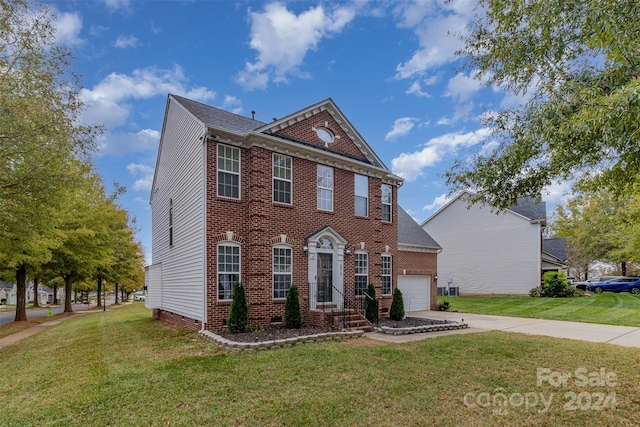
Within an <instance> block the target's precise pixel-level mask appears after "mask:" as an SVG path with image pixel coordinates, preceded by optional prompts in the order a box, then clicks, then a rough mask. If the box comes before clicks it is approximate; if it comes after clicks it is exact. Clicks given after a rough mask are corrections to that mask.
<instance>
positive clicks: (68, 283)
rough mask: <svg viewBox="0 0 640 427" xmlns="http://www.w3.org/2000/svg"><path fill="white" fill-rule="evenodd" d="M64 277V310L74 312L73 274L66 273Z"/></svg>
mask: <svg viewBox="0 0 640 427" xmlns="http://www.w3.org/2000/svg"><path fill="white" fill-rule="evenodd" d="M63 279H64V312H65V313H73V307H71V296H72V295H73V289H72V288H73V276H71V275H65V276H63Z"/></svg>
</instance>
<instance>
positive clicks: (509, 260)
mask: <svg viewBox="0 0 640 427" xmlns="http://www.w3.org/2000/svg"><path fill="white" fill-rule="evenodd" d="M471 194H472V193H470V192H469V191H462V192H460V193H459V194H458V195H457V196H456V197H454V198H453V199H452V200H450V201H449V202H448V203H447V204H446V205H445V206H443V207H442V208H441V209H439V210H438V211H437V212H436V213H434V214H433V215H432V216H431V217H430V218H428V219H427V220H426V221H424V223H423V224H422V227H423V229H424V230H425V231H427V233H429V235H430V236H432V237H433V238H434V239H435V240H437V241H438V243H439V244H440V245H442V248H443V250H442V253H440V254H439V256H438V275H439V280H438V282H439V284H438V286H439V287H446V288H450V287H454V288H458V290H459V292H460V293H461V294H527V293H528V292H529V290H531V289H532V288H534V287H536V286H539V285H540V280H541V276H542V274H543V273H544V271H547V270H550V269H557V270H562V269H563V268H565V265H564V262H565V260H566V249H565V252H564V254H562V253H560V252H558V251H557V249H558V247H559V246H560V242H559V241H555V242H549V243H548V244H547V245H545V246H544V247H543V238H542V231H543V228H544V227H545V225H546V204H545V203H544V202H542V203H535V201H534V200H533V199H529V198H528V199H521V200H520V201H519V202H518V204H517V205H516V206H513V207H511V208H510V209H506V210H505V211H503V212H500V213H496V212H493V211H492V209H491V208H490V207H488V206H485V205H482V204H470V202H469V196H470V195H471ZM545 249H546V250H545ZM563 258H564V259H563Z"/></svg>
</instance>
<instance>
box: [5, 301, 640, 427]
mask: <svg viewBox="0 0 640 427" xmlns="http://www.w3.org/2000/svg"><path fill="white" fill-rule="evenodd" d="M0 360H2V366H3V370H2V372H3V374H2V375H0V402H2V409H1V411H2V412H1V415H0V420H2V421H1V422H0V424H2V425H3V426H107V425H108V426H304V425H309V426H319V425H322V426H427V425H439V426H458V425H466V426H473V425H486V426H494V425H505V426H506V425H520V426H525V425H530V426H569V425H571V426H573V425H590V426H613V425H615V426H624V425H638V424H639V423H640V413H639V412H638V411H637V408H638V407H639V406H640V372H639V371H638V369H637V367H638V365H639V364H640V351H638V349H631V348H623V347H618V346H614V345H607V344H594V343H586V342H580V341H570V340H560V339H553V338H546V337H534V336H525V335H518V334H508V333H503V332H487V333H475V334H466V335H451V336H445V337H439V338H430V339H425V340H421V341H416V342H413V343H408V344H388V343H383V342H379V341H375V340H371V339H368V338H359V339H352V340H348V341H342V342H327V343H319V344H303V345H298V346H294V347H290V348H284V349H280V350H274V351H261V352H255V353H242V354H225V353H221V352H220V351H219V350H218V349H217V348H216V347H214V346H213V345H212V344H210V343H207V342H204V341H202V340H201V339H200V338H199V337H198V335H197V334H195V333H192V332H187V331H184V330H178V329H175V328H173V327H170V326H168V325H166V324H163V323H161V322H159V321H155V320H153V319H151V316H150V312H149V310H147V309H145V308H144V307H143V306H142V305H141V304H133V305H130V306H126V307H122V308H119V309H117V310H110V311H107V312H104V313H103V312H97V313H92V314H88V315H85V316H78V317H76V318H72V319H69V320H67V321H65V322H63V323H61V324H59V325H57V326H53V327H51V328H49V329H47V330H45V331H44V332H42V333H40V334H38V335H34V336H32V337H30V338H27V339H26V340H24V341H22V342H20V343H18V344H16V345H14V346H10V347H5V348H3V349H0ZM547 368H548V369H550V371H545V372H547V374H545V375H546V377H545V379H544V380H543V381H542V384H541V385H540V386H538V385H537V379H538V377H537V372H538V369H541V370H544V369H547ZM579 369H585V370H586V371H576V370H579ZM601 369H604V370H605V372H606V374H607V375H608V374H610V373H613V374H615V377H616V378H615V381H609V385H606V384H604V383H600V384H599V385H598V384H591V385H589V384H584V381H583V380H581V379H580V377H578V376H577V375H578V373H580V375H587V376H594V378H595V376H598V375H600V372H601ZM548 372H552V373H553V374H549V373H548ZM561 374H562V375H569V376H570V378H569V379H568V381H567V383H566V384H565V385H558V384H554V383H553V381H549V378H554V377H553V375H556V377H557V376H559V375H561ZM609 379H611V378H609ZM502 396H506V397H507V398H508V399H510V402H511V406H509V407H501V406H499V402H501V400H500V398H501V397H502ZM578 396H581V397H580V400H577V397H578ZM465 399H466V404H465ZM525 399H526V400H525ZM543 399H544V401H545V402H550V404H549V407H548V409H546V410H545V404H544V403H543ZM587 399H588V400H589V402H588V403H587ZM614 401H615V402H616V406H615V409H613V408H611V406H613V405H612V404H613V402H614ZM525 402H527V404H528V405H529V406H528V407H527V404H525ZM534 403H535V405H534Z"/></svg>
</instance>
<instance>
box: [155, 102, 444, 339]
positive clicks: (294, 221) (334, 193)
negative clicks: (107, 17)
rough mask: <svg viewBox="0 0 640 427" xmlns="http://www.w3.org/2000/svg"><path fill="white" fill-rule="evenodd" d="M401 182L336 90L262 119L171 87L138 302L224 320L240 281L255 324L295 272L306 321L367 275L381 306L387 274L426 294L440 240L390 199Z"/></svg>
mask: <svg viewBox="0 0 640 427" xmlns="http://www.w3.org/2000/svg"><path fill="white" fill-rule="evenodd" d="M401 185H402V179H401V178H400V177H398V176H396V175H393V174H392V173H391V172H390V171H389V169H388V168H387V167H386V166H385V165H384V163H383V162H382V161H381V160H380V159H379V158H378V156H377V155H376V154H375V152H374V151H373V150H372V149H371V147H370V146H369V145H368V144H367V143H366V142H365V140H364V139H363V138H362V136H361V135H360V134H359V133H358V132H357V131H356V129H355V128H354V127H353V126H352V125H351V123H350V122H349V121H348V120H347V118H346V117H345V116H344V114H343V113H342V112H341V111H340V110H339V109H338V107H337V106H336V105H335V103H334V102H333V101H332V100H331V99H327V100H324V101H321V102H319V103H317V104H314V105H311V106H309V107H307V108H304V109H302V110H300V111H298V112H295V113H293V114H291V115H288V116H286V117H284V118H281V119H274V120H273V121H272V122H270V123H263V122H260V121H257V120H254V119H253V118H247V117H242V116H238V115H236V114H233V113H230V112H227V111H223V110H220V109H217V108H214V107H211V106H208V105H204V104H201V103H198V102H195V101H192V100H189V99H186V98H183V97H180V96H176V95H169V96H168V99H167V107H166V111H165V117H164V123H163V128H162V136H161V139H160V147H159V149H158V157H157V162H156V169H155V175H154V180H153V187H152V191H151V198H150V204H151V211H152V257H153V264H152V265H150V266H148V267H147V269H146V278H145V285H146V286H145V287H146V299H145V304H146V306H147V307H149V308H152V309H153V313H154V317H156V318H159V319H163V320H166V321H169V322H172V323H176V324H179V325H181V326H183V327H187V328H190V329H198V330H199V329H210V330H219V329H221V328H223V327H224V324H225V322H226V318H227V317H228V314H229V308H230V305H231V291H232V287H233V284H234V282H236V281H240V282H242V283H243V285H244V286H245V289H246V293H247V299H248V302H249V316H250V323H251V324H252V325H260V326H266V325H269V324H271V323H279V322H281V321H282V318H283V314H284V302H285V297H286V293H287V290H288V289H289V287H290V286H291V284H296V285H297V286H298V288H299V291H300V298H301V307H302V309H303V318H304V321H305V323H307V324H315V325H323V326H327V325H328V324H330V323H331V322H333V321H335V318H334V316H333V313H332V312H333V311H334V310H336V309H339V308H342V307H345V306H346V305H349V306H351V304H352V302H354V301H358V300H361V299H362V298H363V295H362V294H363V291H364V289H365V288H366V287H367V285H368V284H369V283H372V284H374V286H375V287H376V295H377V296H378V298H379V300H380V306H379V311H380V314H381V316H382V317H384V316H385V315H387V313H388V311H389V308H390V305H391V300H392V291H393V289H394V288H395V287H396V286H400V287H401V289H403V287H404V288H405V289H407V292H410V293H416V294H419V297H413V298H410V300H411V301H414V304H418V303H416V302H415V301H419V302H420V304H421V306H420V309H428V308H430V307H431V308H433V306H434V305H435V303H436V302H435V277H436V271H437V261H436V257H437V253H438V252H439V251H440V247H439V245H438V244H437V243H436V242H435V241H433V239H431V238H430V237H429V236H428V234H427V233H426V232H425V231H424V230H422V228H421V227H420V226H419V225H418V224H417V223H415V221H413V219H411V217H410V216H409V215H407V214H406V212H404V211H403V210H401V208H400V207H399V206H398V204H397V191H398V188H399V187H400V186H401ZM399 227H403V228H401V229H400V231H399ZM409 229H411V230H412V231H408V230H409ZM399 236H409V237H407V238H406V239H405V240H406V241H404V242H403V241H402V239H400V241H399ZM414 308H415V309H418V306H417V305H416V306H414Z"/></svg>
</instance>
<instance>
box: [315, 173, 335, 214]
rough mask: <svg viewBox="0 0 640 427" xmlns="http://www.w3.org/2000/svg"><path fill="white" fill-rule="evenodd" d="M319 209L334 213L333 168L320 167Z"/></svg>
mask: <svg viewBox="0 0 640 427" xmlns="http://www.w3.org/2000/svg"><path fill="white" fill-rule="evenodd" d="M317 177H318V209H320V210H322V211H333V168H332V167H329V166H323V165H318V176H317Z"/></svg>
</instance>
